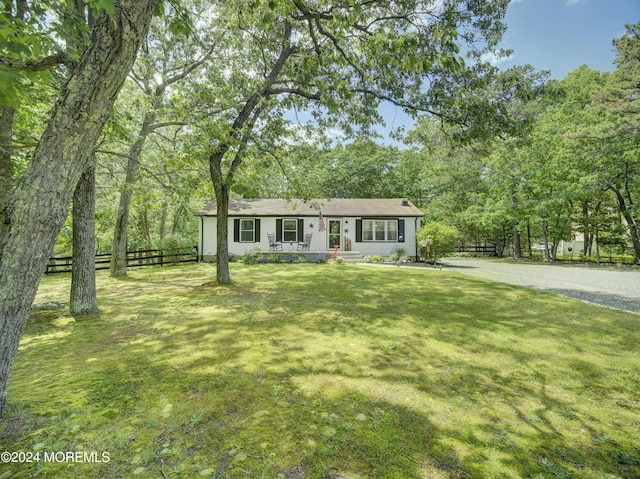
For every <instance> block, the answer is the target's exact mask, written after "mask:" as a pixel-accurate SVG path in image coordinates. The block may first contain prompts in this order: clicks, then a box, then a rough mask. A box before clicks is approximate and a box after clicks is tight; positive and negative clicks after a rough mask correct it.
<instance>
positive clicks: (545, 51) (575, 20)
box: [377, 0, 640, 146]
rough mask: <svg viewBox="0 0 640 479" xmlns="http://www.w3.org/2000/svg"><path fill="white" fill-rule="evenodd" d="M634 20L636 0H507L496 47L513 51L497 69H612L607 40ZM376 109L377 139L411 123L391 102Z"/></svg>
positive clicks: (638, 14) (554, 72)
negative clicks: (381, 122)
mask: <svg viewBox="0 0 640 479" xmlns="http://www.w3.org/2000/svg"><path fill="white" fill-rule="evenodd" d="M639 20H640V0H512V1H511V3H510V4H509V7H508V10H507V15H506V17H505V23H506V24H507V31H506V33H505V34H504V36H503V41H502V43H501V44H500V47H501V48H508V49H510V50H513V54H512V56H511V57H510V58H509V59H507V60H504V59H503V60H502V61H500V62H499V63H497V64H498V66H499V67H500V68H501V69H507V68H510V67H512V66H515V65H526V64H529V65H532V66H533V67H534V68H535V69H536V70H549V71H550V72H551V78H555V79H558V80H560V79H562V78H565V77H566V76H567V74H568V73H569V72H571V71H573V70H575V69H576V68H578V67H579V66H580V65H584V64H586V65H588V66H589V67H590V68H592V69H594V70H600V71H613V70H614V69H615V65H614V64H613V60H614V59H615V57H616V55H615V51H614V49H613V45H612V44H611V42H612V40H613V39H614V38H617V37H620V36H621V35H622V34H623V33H624V32H625V25H626V24H633V23H636V22H637V21H639ZM380 111H381V112H382V114H383V116H384V117H385V121H386V123H387V127H386V128H383V127H379V128H378V129H377V130H378V132H379V133H380V134H382V135H383V136H384V138H383V139H381V140H380V141H381V142H382V143H386V144H393V145H396V146H398V143H397V142H396V141H394V140H392V139H390V138H389V137H388V135H389V133H390V132H391V131H392V130H393V129H395V128H398V127H400V126H402V125H405V127H406V128H407V129H411V125H412V123H413V122H412V120H411V119H410V118H409V117H408V116H407V115H405V114H404V112H402V110H401V109H399V108H396V107H394V106H392V105H383V106H382V107H381V110H380Z"/></svg>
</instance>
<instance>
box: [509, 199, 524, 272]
mask: <svg viewBox="0 0 640 479" xmlns="http://www.w3.org/2000/svg"><path fill="white" fill-rule="evenodd" d="M511 206H512V207H513V211H514V214H515V211H516V208H517V207H518V199H517V198H516V196H515V195H512V196H511ZM511 228H512V230H513V257H514V258H516V259H520V258H522V246H521V242H520V231H519V230H518V221H517V220H513V221H512V222H511Z"/></svg>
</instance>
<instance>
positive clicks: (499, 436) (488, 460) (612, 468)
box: [0, 264, 640, 479]
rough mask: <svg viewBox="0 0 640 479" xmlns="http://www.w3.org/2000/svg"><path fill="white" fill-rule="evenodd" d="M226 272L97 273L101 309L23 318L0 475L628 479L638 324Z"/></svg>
mask: <svg viewBox="0 0 640 479" xmlns="http://www.w3.org/2000/svg"><path fill="white" fill-rule="evenodd" d="M231 274H232V278H233V279H234V283H233V284H232V285H230V286H219V285H217V284H215V283H213V282H212V281H213V278H215V270H214V266H212V265H205V264H192V265H185V266H177V267H163V268H149V269H139V270H131V271H130V272H129V276H128V277H127V278H126V279H122V280H114V279H111V278H109V277H108V276H106V274H99V275H98V289H99V303H100V308H101V312H100V313H99V314H97V315H94V316H91V317H88V318H83V319H75V320H74V319H73V318H71V317H70V316H68V315H67V314H66V312H65V311H64V310H63V309H62V310H61V309H49V310H47V309H44V310H37V311H34V312H33V313H32V317H31V320H30V322H29V324H28V326H27V330H26V332H25V334H24V336H23V338H22V342H21V345H20V351H19V354H18V356H17V359H16V364H15V366H14V370H13V376H12V381H11V385H10V391H9V401H10V405H9V412H8V414H7V416H5V417H4V418H3V419H2V422H1V423H0V446H1V447H0V450H4V451H11V452H18V451H24V452H33V453H37V452H39V453H40V461H35V462H31V463H21V464H19V463H4V464H3V463H0V478H3V479H4V478H9V477H11V478H28V477H43V478H44V477H46V478H68V477H75V478H125V477H126V478H129V477H139V478H154V479H155V478H161V479H162V478H178V477H180V478H198V477H205V478H245V477H251V478H284V479H303V478H336V479H337V478H381V479H388V478H399V479H405V478H435V479H437V478H452V479H453V478H520V477H522V478H535V479H542V478H553V479H559V478H594V479H595V478H608V479H614V478H625V479H626V478H634V477H635V478H637V477H640V404H639V401H640V398H639V391H640V354H638V350H639V346H640V340H639V330H640V328H639V324H640V317H638V316H637V315H632V314H626V313H623V312H619V311H613V310H608V309H604V308H600V307H597V306H591V305H587V304H583V303H580V302H578V301H575V300H571V299H567V298H562V297H558V296H555V295H552V294H548V293H542V292H537V291H532V290H528V289H524V288H518V287H512V286H508V285H504V284H501V283H495V282H490V281H486V280H481V279H477V278H471V277H467V276H462V275H460V274H456V273H449V272H445V271H436V270H413V269H403V268H372V267H361V266H352V265H311V264H301V265H273V264H266V265H253V266H249V265H240V264H233V265H232V271H231ZM69 281H70V279H69V276H67V275H65V276H53V277H46V278H44V280H43V282H42V285H41V287H40V291H39V295H38V298H37V300H36V301H37V302H55V301H60V302H64V301H67V297H68V290H69ZM60 451H72V452H74V451H76V452H77V451H79V452H81V453H86V454H84V455H81V456H80V459H81V461H77V458H76V457H75V456H74V459H73V460H69V459H68V458H65V459H64V460H61V461H59V462H58V461H51V458H52V457H57V458H58V459H60V458H62V457H63V456H60V455H57V456H52V455H51V453H53V452H60ZM92 452H95V453H96V454H95V455H93V456H92V455H91V453H92ZM45 453H47V454H48V456H47V458H48V459H49V460H48V461H44V460H43V458H44V454H45ZM103 453H107V457H105V456H104V455H103ZM105 459H108V462H107V461H106V460H105ZM98 461H101V462H98Z"/></svg>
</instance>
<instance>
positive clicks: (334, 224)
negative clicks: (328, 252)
mask: <svg viewBox="0 0 640 479" xmlns="http://www.w3.org/2000/svg"><path fill="white" fill-rule="evenodd" d="M341 231H342V221H341V220H329V249H333V248H335V247H336V246H342V232H341Z"/></svg>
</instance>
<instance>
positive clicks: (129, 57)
mask: <svg viewBox="0 0 640 479" xmlns="http://www.w3.org/2000/svg"><path fill="white" fill-rule="evenodd" d="M156 4H157V2H156V1H154V0H149V1H131V0H121V1H120V2H119V4H118V6H119V8H116V9H114V10H113V13H111V15H109V14H108V13H107V12H106V11H105V10H103V11H102V12H101V13H100V16H99V18H98V19H97V20H96V23H95V26H94V28H93V30H92V35H91V41H90V43H89V44H88V46H87V47H86V49H85V50H84V51H83V53H82V55H81V57H80V59H79V61H78V63H77V66H75V67H74V68H73V71H72V73H71V75H70V77H69V80H68V81H67V82H66V84H65V86H64V88H63V90H62V91H61V93H60V95H59V98H58V100H57V102H56V104H55V106H54V108H53V111H52V113H51V115H50V118H49V121H48V123H47V126H46V129H45V131H44V133H43V135H42V137H41V138H40V141H39V142H38V146H37V147H36V149H35V151H34V153H33V158H32V159H31V161H30V163H29V166H28V168H27V170H26V171H25V173H24V175H23V177H22V179H21V181H20V183H19V185H18V187H17V188H16V189H15V190H14V191H13V193H12V195H11V197H10V199H9V201H8V204H7V206H6V207H5V208H4V210H3V214H2V222H3V224H4V228H3V230H2V232H0V329H1V330H2V335H0V410H3V409H4V408H5V407H6V401H7V388H8V382H9V376H10V371H11V367H12V365H13V360H14V358H15V355H16V352H17V349H18V344H19V341H20V336H21V335H22V332H23V330H24V327H25V324H26V321H27V317H28V315H29V310H30V306H31V304H32V302H33V299H34V297H35V294H36V290H37V287H38V283H39V281H40V278H41V276H42V274H43V272H44V269H45V266H46V263H47V261H48V258H49V256H50V254H51V252H52V250H53V245H54V243H55V240H56V237H57V234H58V232H59V231H60V229H61V228H62V225H63V224H64V221H65V218H66V216H67V210H68V206H69V203H70V201H71V197H72V195H73V193H74V190H75V187H76V184H77V183H78V180H79V178H80V176H81V174H82V172H83V171H84V168H85V165H86V164H87V162H88V160H89V155H90V153H91V152H92V151H93V148H94V146H95V143H96V141H97V140H98V137H99V135H100V132H101V130H102V128H103V126H104V124H105V122H106V121H107V118H108V117H109V114H110V111H111V108H112V106H113V102H114V101H115V98H116V96H117V94H118V92H119V90H120V88H121V87H122V84H123V83H124V81H125V78H126V76H127V74H128V72H129V70H130V68H131V66H132V64H133V62H134V60H135V56H136V53H137V49H138V46H139V45H140V42H141V41H142V39H143V37H144V35H145V34H146V31H147V29H148V27H149V23H150V21H151V17H152V14H153V12H154V10H155V7H156ZM3 15H4V12H3ZM14 66H15V65H14ZM78 118H82V120H83V121H73V120H74V119H78Z"/></svg>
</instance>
